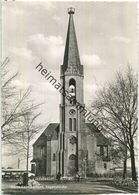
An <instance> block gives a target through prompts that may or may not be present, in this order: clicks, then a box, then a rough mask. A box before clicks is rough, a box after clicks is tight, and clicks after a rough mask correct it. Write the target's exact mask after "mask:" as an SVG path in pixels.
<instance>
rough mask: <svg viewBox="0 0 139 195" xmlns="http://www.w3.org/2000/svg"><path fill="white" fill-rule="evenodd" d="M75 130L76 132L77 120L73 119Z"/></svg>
mask: <svg viewBox="0 0 139 195" xmlns="http://www.w3.org/2000/svg"><path fill="white" fill-rule="evenodd" d="M73 129H74V131H76V118H74V119H73Z"/></svg>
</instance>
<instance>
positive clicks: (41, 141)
mask: <svg viewBox="0 0 139 195" xmlns="http://www.w3.org/2000/svg"><path fill="white" fill-rule="evenodd" d="M46 140H47V138H46V136H45V134H44V133H42V134H41V135H40V136H39V137H38V139H37V140H36V141H35V142H34V144H33V146H34V145H45V144H46Z"/></svg>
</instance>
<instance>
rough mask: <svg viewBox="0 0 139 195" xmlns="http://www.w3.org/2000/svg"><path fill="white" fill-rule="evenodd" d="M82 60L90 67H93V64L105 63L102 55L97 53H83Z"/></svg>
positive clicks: (96, 65)
mask: <svg viewBox="0 0 139 195" xmlns="http://www.w3.org/2000/svg"><path fill="white" fill-rule="evenodd" d="M82 62H83V64H85V65H87V66H88V67H92V66H93V67H94V66H95V67H98V66H100V65H101V64H104V63H103V62H102V60H101V59H100V57H99V56H98V55H96V54H83V55H82Z"/></svg>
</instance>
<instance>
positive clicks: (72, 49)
mask: <svg viewBox="0 0 139 195" xmlns="http://www.w3.org/2000/svg"><path fill="white" fill-rule="evenodd" d="M74 13H75V9H74V8H72V7H70V8H69V9H68V14H69V24H68V31H67V38H66V46H65V53H64V60H63V65H62V66H61V76H60V79H61V85H62V87H63V93H62V94H61V104H60V133H59V149H58V164H57V170H58V171H59V172H60V173H61V174H62V176H73V175H74V174H75V173H76V172H79V174H81V175H82V163H83V160H84V158H85V157H87V149H86V136H85V134H84V129H85V128H84V126H85V120H84V117H83V114H82V113H81V112H80V110H79V109H77V104H76V102H79V103H80V105H81V106H84V99H83V79H84V73H83V66H82V65H81V62H80V56H79V51H78V45H77V39H76V33H75V27H74V21H73V15H74ZM66 94H69V95H70V98H67V97H66Z"/></svg>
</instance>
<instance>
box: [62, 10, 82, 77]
mask: <svg viewBox="0 0 139 195" xmlns="http://www.w3.org/2000/svg"><path fill="white" fill-rule="evenodd" d="M74 13H75V9H74V8H72V7H70V8H68V14H69V24H68V31H67V39H66V46H65V53H64V60H63V71H64V72H65V71H66V70H67V69H68V72H69V70H73V69H74V70H76V72H80V73H81V71H80V69H82V68H81V67H80V65H81V64H80V56H79V51H78V44H77V38H76V33H75V27H74V20H73V14H74ZM72 73H73V71H72Z"/></svg>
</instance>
